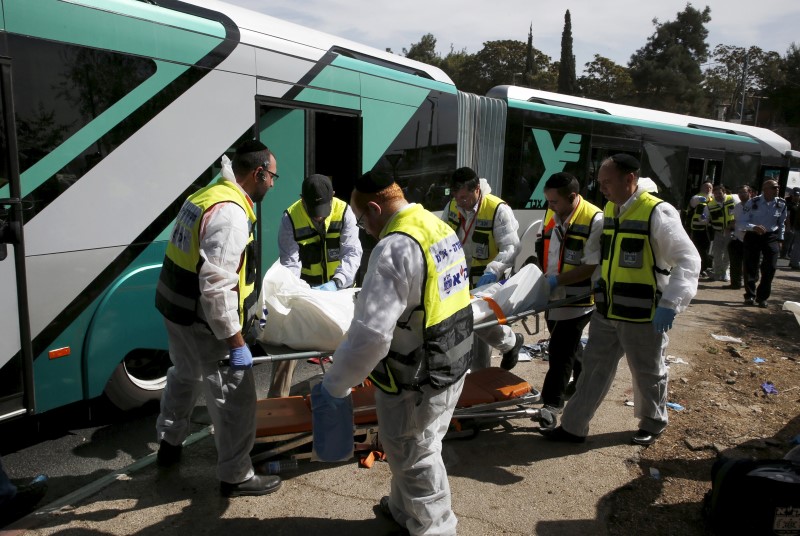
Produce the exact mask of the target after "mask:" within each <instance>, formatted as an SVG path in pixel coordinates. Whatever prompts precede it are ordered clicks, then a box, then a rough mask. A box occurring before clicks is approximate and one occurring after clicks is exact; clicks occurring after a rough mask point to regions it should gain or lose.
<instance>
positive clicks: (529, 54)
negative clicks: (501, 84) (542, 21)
mask: <svg viewBox="0 0 800 536" xmlns="http://www.w3.org/2000/svg"><path fill="white" fill-rule="evenodd" d="M534 69H535V65H534V63H533V23H531V27H530V29H528V47H527V48H526V49H525V70H524V71H522V72H523V73H524V75H525V79H526V80H530V79H532V78H533V77H534V75H536V71H535V70H534Z"/></svg>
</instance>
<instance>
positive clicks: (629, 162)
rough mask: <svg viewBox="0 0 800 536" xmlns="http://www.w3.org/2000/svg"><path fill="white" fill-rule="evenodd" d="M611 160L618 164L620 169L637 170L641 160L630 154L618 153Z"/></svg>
mask: <svg viewBox="0 0 800 536" xmlns="http://www.w3.org/2000/svg"><path fill="white" fill-rule="evenodd" d="M611 161H612V162H614V163H615V164H616V165H617V168H619V169H620V171H636V170H637V169H639V167H640V165H639V161H638V160H636V158H634V157H632V156H631V155H629V154H625V153H618V154H615V155H614V156H612V157H611Z"/></svg>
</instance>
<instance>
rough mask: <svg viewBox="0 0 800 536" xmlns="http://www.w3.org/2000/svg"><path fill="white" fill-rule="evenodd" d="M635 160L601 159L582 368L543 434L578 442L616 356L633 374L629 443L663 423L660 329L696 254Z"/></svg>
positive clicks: (694, 270) (694, 271)
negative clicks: (597, 244)
mask: <svg viewBox="0 0 800 536" xmlns="http://www.w3.org/2000/svg"><path fill="white" fill-rule="evenodd" d="M638 178H639V161H638V160H636V158H634V157H632V156H630V155H626V154H616V155H614V156H612V157H610V158H607V159H606V160H604V161H603V163H602V165H601V166H600V171H599V174H598V183H599V185H600V191H601V192H602V193H603V195H605V197H606V199H608V201H609V202H608V203H606V206H605V208H604V211H603V216H604V223H603V238H602V261H601V264H600V269H601V271H600V279H599V281H598V284H597V287H596V290H595V306H596V308H597V310H596V311H595V312H594V313H593V314H592V319H591V321H590V323H589V342H588V343H587V344H586V349H585V350H584V354H583V372H582V373H581V376H580V378H579V379H578V385H577V389H576V391H575V394H574V395H573V397H572V398H571V399H570V401H569V403H568V404H567V406H566V408H564V413H563V415H562V419H561V426H559V427H558V428H555V429H554V430H550V431H546V430H543V431H542V433H544V434H545V436H546V437H548V438H549V439H552V440H555V441H568V442H573V443H582V442H583V441H585V440H586V436H587V435H588V433H589V423H590V421H591V420H592V418H593V417H594V414H595V412H596V411H597V408H598V407H600V404H601V402H602V401H603V399H604V398H605V396H606V394H607V393H608V390H609V388H610V387H611V383H612V382H613V380H614V376H615V374H616V371H617V365H618V363H619V360H620V359H621V358H622V356H623V354H624V355H625V357H626V358H627V360H628V366H629V367H630V370H631V376H632V377H633V396H634V414H635V415H636V417H638V418H639V430H638V431H637V432H636V434H635V435H634V436H633V438H632V439H633V442H634V443H636V444H639V445H650V444H652V443H654V442H655V441H656V439H657V438H658V436H659V435H660V434H661V433H662V432H663V431H664V429H665V428H666V426H667V407H666V402H667V368H666V365H665V363H664V355H665V353H666V352H665V350H666V346H667V342H668V340H669V338H668V337H667V333H666V332H667V331H668V330H669V329H671V328H672V322H673V320H674V318H675V314H676V313H677V312H680V311H683V310H684V309H686V307H688V306H689V302H690V301H691V299H692V298H693V297H694V295H695V294H696V293H697V277H698V272H699V270H700V257H699V255H698V253H697V250H696V249H695V247H694V245H693V244H692V242H691V240H690V239H689V236H688V235H687V234H686V232H685V231H684V229H683V227H682V226H681V224H680V215H679V213H678V211H677V210H675V209H674V208H673V207H672V206H671V205H670V204H669V203H665V202H663V201H661V200H660V199H658V198H657V197H655V196H653V195H651V194H650V193H648V192H645V191H644V190H643V189H641V188H639V186H638V184H637V183H638Z"/></svg>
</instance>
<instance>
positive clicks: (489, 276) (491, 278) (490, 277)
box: [476, 272, 497, 287]
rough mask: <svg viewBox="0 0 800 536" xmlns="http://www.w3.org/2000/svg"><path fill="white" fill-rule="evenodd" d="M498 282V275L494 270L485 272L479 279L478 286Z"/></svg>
mask: <svg viewBox="0 0 800 536" xmlns="http://www.w3.org/2000/svg"><path fill="white" fill-rule="evenodd" d="M496 282H497V276H496V275H494V274H493V273H492V272H486V273H484V274H483V275H482V276H481V278H480V279H478V284H477V285H476V286H478V287H482V286H483V285H491V284H492V283H496Z"/></svg>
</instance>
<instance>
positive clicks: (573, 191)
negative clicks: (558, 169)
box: [537, 173, 603, 429]
mask: <svg viewBox="0 0 800 536" xmlns="http://www.w3.org/2000/svg"><path fill="white" fill-rule="evenodd" d="M579 191H580V184H579V183H578V179H577V178H576V177H575V176H574V175H571V174H569V173H556V174H554V175H552V176H551V177H550V178H549V179H547V182H545V184H544V196H545V198H546V199H547V204H548V209H547V212H546V213H545V218H544V228H543V231H542V236H541V239H540V240H539V242H538V243H537V253H538V255H537V257H538V258H539V259H541V260H542V272H543V273H544V274H545V277H547V282H548V284H549V286H550V299H551V300H559V299H566V298H572V297H575V296H580V295H582V294H590V293H591V290H592V287H593V285H592V274H594V272H595V269H596V268H597V265H598V264H600V255H601V253H600V237H601V236H602V234H603V211H602V210H600V209H599V208H598V207H596V206H594V205H593V204H591V203H589V202H588V201H586V200H585V199H583V197H581V196H580V194H579V193H578V192H579ZM593 310H594V296H592V295H591V294H590V297H589V298H587V299H586V300H582V301H579V302H575V303H571V304H569V305H566V306H563V307H557V308H554V309H550V310H548V311H547V312H546V313H545V319H546V321H547V329H548V330H549V331H550V342H549V345H548V353H549V355H550V360H549V363H548V370H547V374H545V377H544V383H543V384H542V403H543V404H544V405H545V406H546V407H548V409H551V410H552V411H553V412H558V411H560V409H561V408H562V407H563V406H564V402H565V400H564V399H565V391H566V388H567V384H568V383H569V379H570V375H574V378H575V381H577V380H578V378H579V377H580V372H581V368H580V367H581V365H580V362H578V361H576V356H577V354H578V347H579V345H580V343H581V336H582V335H583V329H584V328H585V327H586V324H588V323H589V319H590V318H591V316H592V311H593ZM554 425H555V423H554ZM540 429H541V428H540Z"/></svg>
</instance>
